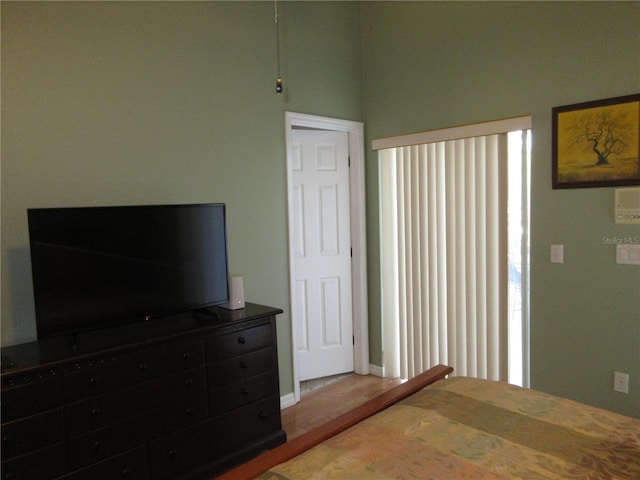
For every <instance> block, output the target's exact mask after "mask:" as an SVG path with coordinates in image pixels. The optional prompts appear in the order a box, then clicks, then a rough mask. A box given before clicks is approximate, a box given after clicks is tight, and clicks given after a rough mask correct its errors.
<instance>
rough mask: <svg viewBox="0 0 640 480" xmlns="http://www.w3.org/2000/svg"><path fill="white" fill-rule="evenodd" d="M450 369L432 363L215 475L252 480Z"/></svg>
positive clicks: (226, 478)
mask: <svg viewBox="0 0 640 480" xmlns="http://www.w3.org/2000/svg"><path fill="white" fill-rule="evenodd" d="M451 372H453V368H451V367H449V366H446V365H436V366H435V367H433V368H430V369H429V370H427V371H426V372H424V373H421V374H420V375H417V376H415V377H414V378H412V379H410V380H407V381H406V382H404V383H401V384H400V385H396V386H395V387H393V388H392V389H390V390H387V391H386V392H384V393H382V394H381V395H379V396H377V397H375V398H372V399H371V400H369V401H367V402H365V403H363V404H362V405H359V406H358V407H356V408H354V409H353V410H351V411H349V412H347V413H344V414H342V415H340V416H339V417H337V418H334V419H333V420H330V421H328V422H327V423H325V424H323V425H321V426H319V427H317V428H314V429H313V430H311V431H309V432H306V433H304V434H302V435H300V436H298V437H296V438H294V439H293V440H291V441H289V442H286V443H283V444H282V445H279V446H278V447H276V448H274V449H273V450H269V451H267V452H265V453H263V454H261V455H259V456H258V457H255V458H253V459H252V460H249V461H248V462H246V463H243V464H242V465H239V466H238V467H236V468H234V469H232V470H229V471H227V472H226V473H223V474H222V475H221V476H219V477H216V479H217V480H245V479H246V480H250V479H254V478H256V477H257V476H259V475H261V474H262V473H264V472H266V471H267V470H269V469H270V468H272V467H274V466H276V465H278V464H280V463H282V462H285V461H287V460H289V459H291V458H293V457H295V456H296V455H299V454H301V453H303V452H305V451H307V450H308V449H310V448H312V447H314V446H315V445H318V444H319V443H321V442H323V441H324V440H326V439H328V438H330V437H333V436H334V435H337V434H338V433H340V432H342V431H344V430H346V429H347V428H349V427H351V426H353V425H355V424H356V423H358V422H360V421H362V420H364V419H365V418H367V417H370V416H371V415H374V414H376V413H378V412H380V411H382V410H384V409H385V408H387V407H389V406H391V405H393V404H394V403H397V402H399V401H401V400H403V399H405V398H407V397H409V396H411V395H413V394H414V393H416V392H418V391H420V390H422V389H423V388H424V387H426V386H427V385H430V384H432V383H433V382H435V381H437V380H440V379H442V378H444V377H446V376H447V375H448V374H450V373H451Z"/></svg>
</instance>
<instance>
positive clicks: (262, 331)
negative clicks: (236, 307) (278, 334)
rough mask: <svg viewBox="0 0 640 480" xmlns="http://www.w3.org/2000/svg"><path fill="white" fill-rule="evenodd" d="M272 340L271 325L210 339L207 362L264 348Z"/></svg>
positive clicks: (272, 341) (208, 341)
mask: <svg viewBox="0 0 640 480" xmlns="http://www.w3.org/2000/svg"><path fill="white" fill-rule="evenodd" d="M274 340H275V338H274V331H273V326H272V325H271V323H268V324H266V325H259V326H257V327H253V328H247V329H246V330H241V331H239V332H235V333H229V334H226V335H220V336H219V337H212V338H209V339H208V340H207V361H208V362H211V361H216V360H220V359H223V358H229V357H232V356H235V355H242V354H243V353H247V352H251V351H253V350H258V349H260V348H265V347H268V346H269V345H271V344H272V343H274Z"/></svg>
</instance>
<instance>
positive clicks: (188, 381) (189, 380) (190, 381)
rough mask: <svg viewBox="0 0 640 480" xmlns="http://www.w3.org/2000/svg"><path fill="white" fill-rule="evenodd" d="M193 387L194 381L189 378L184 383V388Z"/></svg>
mask: <svg viewBox="0 0 640 480" xmlns="http://www.w3.org/2000/svg"><path fill="white" fill-rule="evenodd" d="M191 385H193V380H192V379H190V378H187V379H186V380H185V381H184V386H185V387H187V388H189V387H190V386H191Z"/></svg>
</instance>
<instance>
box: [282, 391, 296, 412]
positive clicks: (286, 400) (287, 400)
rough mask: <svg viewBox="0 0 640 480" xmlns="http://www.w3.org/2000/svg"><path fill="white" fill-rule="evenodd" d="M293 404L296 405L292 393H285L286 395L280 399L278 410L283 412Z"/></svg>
mask: <svg viewBox="0 0 640 480" xmlns="http://www.w3.org/2000/svg"><path fill="white" fill-rule="evenodd" d="M295 404H296V397H295V395H294V394H293V392H291V393H287V394H286V395H283V396H281V397H280V410H284V409H285V408H288V407H293V406H294V405H295Z"/></svg>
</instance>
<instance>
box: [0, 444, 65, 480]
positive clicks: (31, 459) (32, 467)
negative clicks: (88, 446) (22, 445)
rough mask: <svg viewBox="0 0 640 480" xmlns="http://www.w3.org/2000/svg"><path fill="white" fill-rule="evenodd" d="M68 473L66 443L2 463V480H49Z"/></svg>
mask: <svg viewBox="0 0 640 480" xmlns="http://www.w3.org/2000/svg"><path fill="white" fill-rule="evenodd" d="M68 471H69V462H68V455H67V442H61V443H57V444H55V445H52V446H51V447H48V448H44V449H42V450H38V451H36V452H33V453H30V454H27V455H22V456H20V457H16V458H14V459H12V460H8V461H6V462H2V480H49V479H51V478H55V477H58V476H60V475H63V474H65V473H66V472H68Z"/></svg>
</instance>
